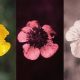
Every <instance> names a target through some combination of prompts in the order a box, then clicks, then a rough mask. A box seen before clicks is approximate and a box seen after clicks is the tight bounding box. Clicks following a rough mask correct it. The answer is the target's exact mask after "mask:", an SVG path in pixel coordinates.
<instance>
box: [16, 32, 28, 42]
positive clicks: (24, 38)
mask: <svg viewBox="0 0 80 80" xmlns="http://www.w3.org/2000/svg"><path fill="white" fill-rule="evenodd" d="M17 39H18V41H19V42H26V41H28V40H29V38H28V35H27V34H26V33H25V32H23V31H21V32H20V33H19V34H18V37H17Z"/></svg>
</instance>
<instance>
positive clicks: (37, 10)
mask: <svg viewBox="0 0 80 80" xmlns="http://www.w3.org/2000/svg"><path fill="white" fill-rule="evenodd" d="M16 5H17V6H16V19H17V20H16V26H17V34H18V33H19V31H20V30H21V28H22V27H23V26H25V25H26V23H27V21H29V20H33V19H34V20H38V21H39V23H40V24H41V25H43V24H49V25H51V26H53V27H52V28H54V29H55V31H56V32H57V36H56V37H55V42H57V43H58V44H59V50H58V51H57V53H56V54H55V55H54V56H53V57H51V58H49V59H44V58H42V57H41V56H40V57H39V58H38V59H37V60H36V61H30V60H27V59H26V58H25V57H24V56H23V50H22V44H20V43H18V41H17V63H16V65H17V66H16V67H17V69H16V70H17V80H63V0H17V1H16Z"/></svg>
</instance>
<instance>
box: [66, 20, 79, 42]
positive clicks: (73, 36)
mask: <svg viewBox="0 0 80 80" xmlns="http://www.w3.org/2000/svg"><path fill="white" fill-rule="evenodd" d="M79 38H80V20H78V21H75V23H74V25H73V26H72V27H70V29H69V30H68V31H67V33H66V40H67V41H74V40H78V39H79Z"/></svg>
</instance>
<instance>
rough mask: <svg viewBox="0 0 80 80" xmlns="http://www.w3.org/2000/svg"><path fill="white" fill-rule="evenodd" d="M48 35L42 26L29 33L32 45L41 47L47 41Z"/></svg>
mask: <svg viewBox="0 0 80 80" xmlns="http://www.w3.org/2000/svg"><path fill="white" fill-rule="evenodd" d="M47 39H48V35H47V33H46V32H45V31H44V30H43V29H42V28H41V27H39V28H33V31H30V33H29V43H30V45H31V46H34V47H38V48H41V47H42V46H44V45H45V44H46V43H47Z"/></svg>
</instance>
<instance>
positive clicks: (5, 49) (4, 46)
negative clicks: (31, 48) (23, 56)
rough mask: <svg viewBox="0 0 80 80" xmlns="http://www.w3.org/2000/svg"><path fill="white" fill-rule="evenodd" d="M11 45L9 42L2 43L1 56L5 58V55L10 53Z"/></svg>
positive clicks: (0, 47) (0, 44)
mask: <svg viewBox="0 0 80 80" xmlns="http://www.w3.org/2000/svg"><path fill="white" fill-rule="evenodd" d="M10 47H11V44H10V43H9V42H6V41H5V42H3V43H0V56H3V55H4V54H6V53H7V52H8V50H9V49H10Z"/></svg>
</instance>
